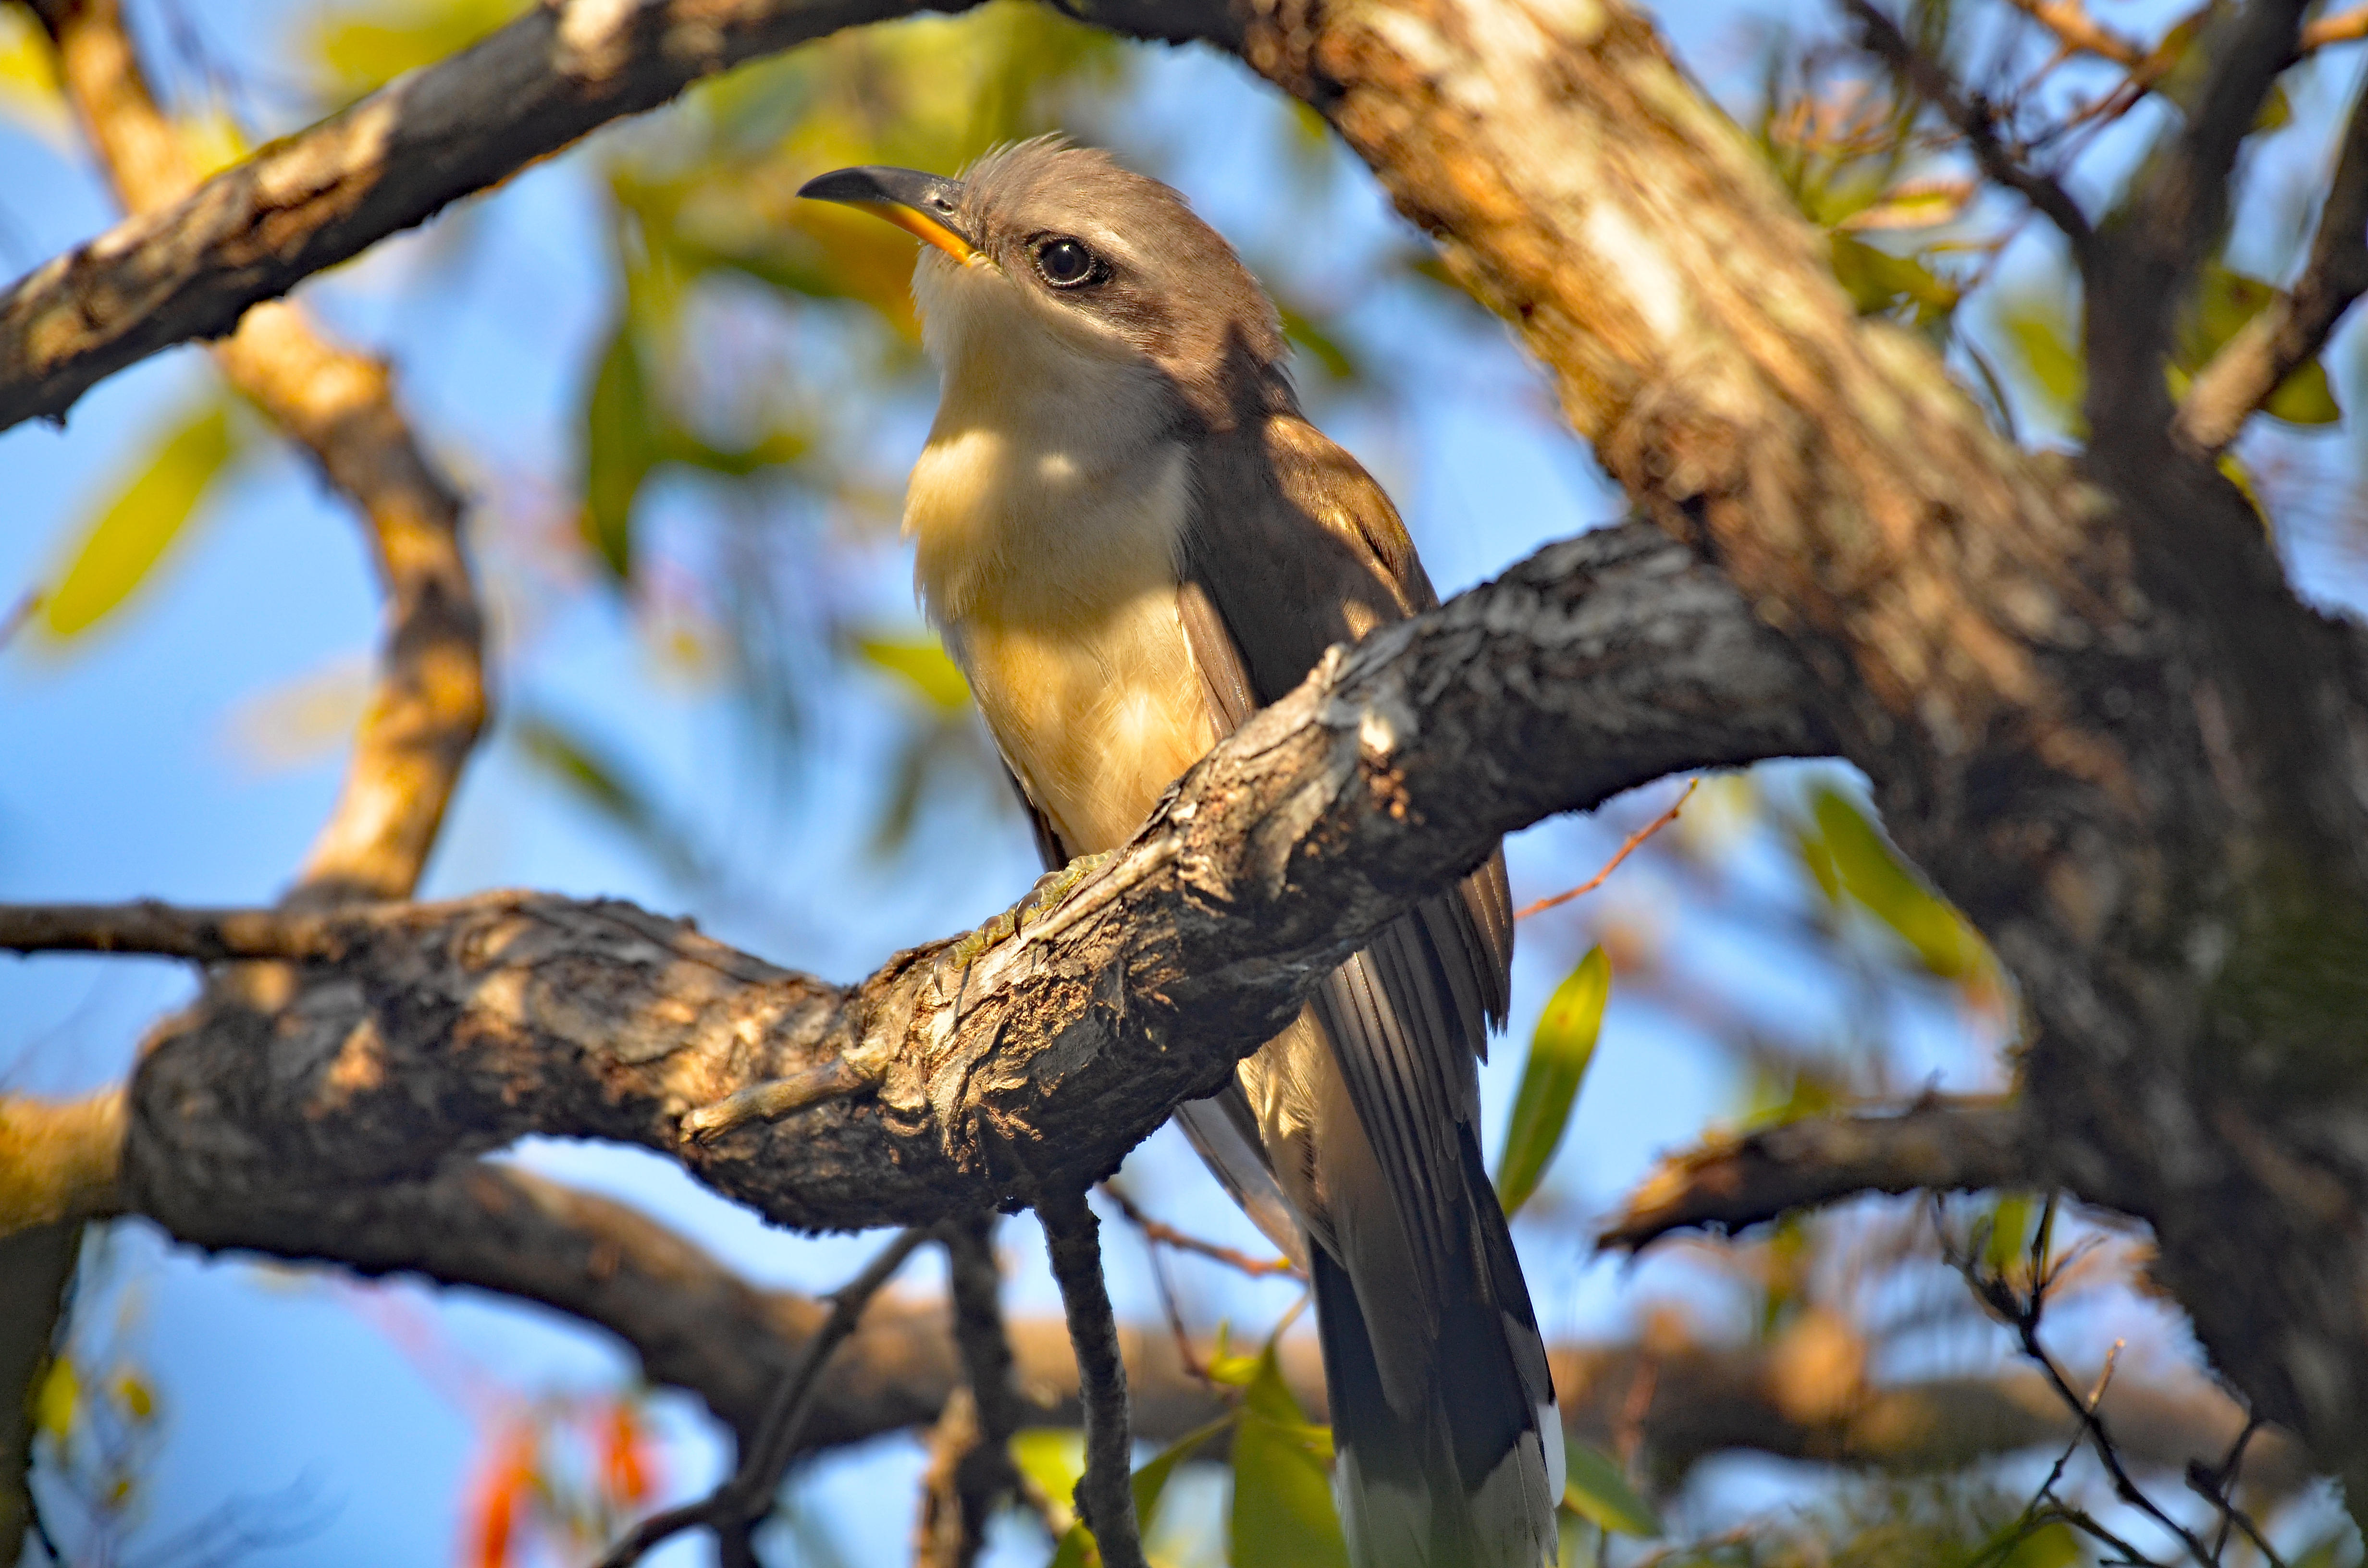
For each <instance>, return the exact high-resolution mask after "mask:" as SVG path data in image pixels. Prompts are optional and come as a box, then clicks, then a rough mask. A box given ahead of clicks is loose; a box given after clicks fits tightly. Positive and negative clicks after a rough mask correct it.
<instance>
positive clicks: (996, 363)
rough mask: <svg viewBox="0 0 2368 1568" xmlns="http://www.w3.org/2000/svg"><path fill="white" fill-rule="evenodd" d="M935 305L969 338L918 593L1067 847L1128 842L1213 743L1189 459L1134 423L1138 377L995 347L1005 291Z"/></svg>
mask: <svg viewBox="0 0 2368 1568" xmlns="http://www.w3.org/2000/svg"><path fill="white" fill-rule="evenodd" d="M963 281H965V282H967V281H968V280H963ZM985 281H986V280H985V279H981V280H979V282H980V283H981V284H984V283H985ZM925 303H927V304H928V305H930V306H932V307H933V308H932V310H931V320H932V326H933V328H941V327H944V326H945V324H946V317H947V316H948V315H953V316H956V317H958V318H962V319H961V321H960V325H961V327H962V329H963V330H962V331H961V332H960V333H959V334H958V337H959V338H960V339H964V340H967V341H962V342H961V343H960V346H959V347H957V349H956V351H955V352H954V353H953V354H952V355H951V356H950V358H949V363H948V364H947V375H946V382H945V389H944V393H943V396H942V399H941V401H940V403H939V411H938V418H937V423H936V426H935V427H934V428H933V429H932V430H931V432H930V436H929V441H928V446H927V448H926V449H924V450H923V452H922V454H921V458H920V460H919V461H918V462H917V463H916V464H915V466H914V469H913V478H912V484H911V488H910V489H909V491H908V492H907V494H906V498H905V532H906V534H907V535H909V536H910V537H911V538H912V540H914V544H915V582H916V586H917V587H918V588H919V590H920V594H921V598H922V601H923V604H924V605H925V607H926V608H927V609H928V614H929V619H931V620H932V621H934V622H935V623H936V624H937V626H938V628H939V631H940V633H941V634H942V635H943V636H944V638H945V642H946V648H947V652H948V653H951V655H952V656H953V658H954V661H955V662H956V663H957V664H959V665H961V666H962V673H963V674H964V675H965V676H968V677H969V680H970V684H971V690H972V693H973V696H975V697H976V699H978V705H979V710H980V711H981V712H982V713H983V714H984V715H985V719H986V722H987V727H988V729H989V730H991V731H992V732H993V733H994V735H995V740H996V745H997V746H999V747H1000V748H1001V749H1002V752H1003V756H1004V758H1005V760H1006V761H1008V763H1009V764H1010V765H1011V770H1012V772H1013V773H1015V774H1017V775H1018V776H1019V781H1020V784H1021V785H1022V786H1023V787H1024V788H1025V789H1026V790H1027V791H1028V794H1029V797H1030V799H1031V800H1032V801H1035V802H1036V804H1037V806H1038V807H1039V809H1041V810H1042V812H1044V813H1045V815H1046V816H1047V817H1049V818H1050V819H1051V820H1052V823H1053V829H1054V831H1055V832H1057V833H1058V834H1059V835H1060V836H1061V840H1062V842H1063V844H1064V845H1065V846H1067V847H1068V849H1069V850H1070V852H1071V853H1073V854H1090V853H1093V852H1095V851H1098V850H1102V849H1110V848H1114V847H1116V846H1119V845H1121V844H1122V843H1124V842H1125V841H1126V840H1127V838H1128V837H1130V836H1131V835H1133V832H1134V830H1135V829H1136V828H1137V827H1139V826H1141V825H1142V823H1143V819H1144V816H1145V815H1146V814H1147V813H1148V812H1150V810H1151V807H1152V805H1153V803H1154V802H1155V801H1157V800H1158V798H1159V795H1160V792H1161V791H1162V790H1165V789H1167V786H1168V784H1169V783H1171V782H1172V781H1173V780H1174V779H1175V778H1177V776H1178V774H1181V773H1182V772H1183V771H1184V770H1185V769H1186V768H1188V767H1190V766H1191V765H1192V764H1193V763H1194V762H1195V761H1197V760H1198V759H1199V758H1200V756H1201V753H1203V752H1205V751H1206V750H1208V748H1209V746H1210V745H1211V744H1212V742H1213V741H1214V739H1215V734H1214V731H1213V727H1212V724H1211V722H1210V720H1209V716H1208V713H1207V710H1206V705H1205V702H1204V699H1202V697H1201V683H1200V676H1199V674H1198V671H1197V669H1196V668H1195V666H1194V665H1193V662H1192V651H1191V647H1190V643H1189V642H1188V641H1187V640H1186V637H1185V633H1184V628H1183V623H1182V621H1181V619H1180V618H1179V617H1178V612H1177V604H1176V590H1177V567H1176V562H1177V559H1178V541H1179V539H1180V535H1181V532H1182V529H1183V528H1184V525H1185V519H1186V511H1187V507H1188V506H1189V504H1190V488H1189V474H1188V472H1187V460H1186V455H1185V452H1184V449H1183V448H1182V447H1181V446H1180V445H1178V444H1177V443H1176V442H1174V441H1173V440H1170V439H1167V438H1165V437H1162V436H1160V435H1158V434H1156V432H1155V429H1154V427H1153V426H1152V425H1151V420H1150V412H1149V411H1148V410H1147V409H1146V410H1144V415H1143V416H1142V417H1139V418H1138V417H1135V416H1134V410H1135V408H1136V406H1137V405H1138V404H1140V403H1142V402H1143V392H1144V389H1142V388H1140V387H1139V385H1138V384H1136V383H1137V382H1138V381H1139V377H1138V376H1137V375H1136V374H1135V373H1134V372H1133V370H1132V369H1128V368H1125V367H1120V366H1114V365H1111V364H1110V363H1108V362H1107V361H1102V360H1099V358H1097V357H1092V356H1088V355H1086V354H1082V353H1078V352H1076V350H1075V349H1074V348H1073V347H1070V346H1068V345H1064V344H1062V343H1060V342H1059V341H1057V340H1056V339H1053V338H1051V337H1049V336H1047V335H1042V334H1041V333H1033V332H1024V331H1016V330H1015V331H1011V332H1008V333H993V334H992V336H993V337H994V338H995V339H997V340H999V341H994V342H992V343H991V344H986V343H981V342H980V341H979V337H980V335H982V333H985V332H989V331H991V328H992V326H993V322H992V319H991V318H992V317H993V316H994V315H995V314H996V313H998V312H997V309H996V304H997V302H996V301H994V299H993V298H992V296H988V297H986V298H985V299H981V298H979V297H977V296H976V295H975V294H972V295H971V296H970V297H967V298H963V299H960V300H949V299H947V298H945V297H943V295H942V294H940V295H939V297H938V298H935V299H926V298H925ZM982 316H985V317H987V318H989V319H988V320H987V321H985V322H982V321H981V320H980V318H981V317H982ZM1011 325H1012V326H1014V327H1018V326H1019V325H1020V324H1019V323H1018V322H1014V323H1012V324H1011ZM956 335H957V334H955V333H954V332H952V331H951V330H948V331H946V332H944V333H943V334H942V335H940V342H942V341H943V339H944V337H945V336H956ZM965 349H967V350H970V351H969V352H964V351H963V350H965ZM982 350H985V351H982Z"/></svg>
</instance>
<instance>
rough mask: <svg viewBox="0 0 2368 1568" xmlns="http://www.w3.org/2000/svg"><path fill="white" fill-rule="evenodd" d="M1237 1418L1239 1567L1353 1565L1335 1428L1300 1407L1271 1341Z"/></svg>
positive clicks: (1234, 1524) (1234, 1527) (1234, 1523)
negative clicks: (1344, 1528) (1335, 1461)
mask: <svg viewBox="0 0 2368 1568" xmlns="http://www.w3.org/2000/svg"><path fill="white" fill-rule="evenodd" d="M1236 1420H1237V1421H1238V1423H1239V1425H1238V1426H1236V1427H1235V1433H1234V1506H1233V1518H1232V1520H1231V1539H1232V1545H1233V1554H1232V1562H1233V1568H1349V1547H1348V1542H1347V1541H1346V1540H1344V1539H1343V1538H1342V1536H1341V1534H1340V1517H1339V1515H1338V1513H1337V1512H1336V1511H1335V1510H1334V1508H1333V1506H1332V1483H1331V1478H1330V1475H1329V1471H1330V1468H1331V1462H1332V1434H1331V1431H1330V1429H1329V1428H1327V1427H1323V1426H1313V1425H1310V1424H1309V1422H1308V1420H1307V1418H1306V1416H1305V1415H1304V1414H1303V1413H1302V1412H1301V1411H1300V1409H1299V1404H1298V1402H1297V1401H1296V1400H1293V1399H1292V1397H1291V1390H1290V1388H1289V1386H1288V1385H1286V1384H1285V1383H1284V1382H1283V1381H1282V1372H1281V1368H1280V1366H1279V1365H1278V1364H1277V1362H1276V1360H1275V1354H1274V1346H1272V1345H1271V1344H1269V1346H1267V1348H1266V1354H1265V1355H1263V1356H1261V1357H1260V1358H1258V1375H1257V1376H1256V1377H1255V1378H1253V1379H1252V1380H1251V1381H1250V1386H1249V1389H1248V1391H1247V1398H1245V1399H1244V1400H1243V1401H1242V1405H1241V1409H1240V1411H1239V1412H1238V1414H1237V1415H1236Z"/></svg>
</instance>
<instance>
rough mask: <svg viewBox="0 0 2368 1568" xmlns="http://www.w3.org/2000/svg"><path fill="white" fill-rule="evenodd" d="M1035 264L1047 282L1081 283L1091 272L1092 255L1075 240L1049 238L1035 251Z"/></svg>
mask: <svg viewBox="0 0 2368 1568" xmlns="http://www.w3.org/2000/svg"><path fill="white" fill-rule="evenodd" d="M1036 266H1037V268H1038V270H1040V271H1042V273H1043V274H1044V281H1045V282H1047V283H1053V284H1063V285H1065V284H1071V283H1082V282H1084V281H1085V280H1086V278H1087V277H1088V276H1090V275H1091V274H1092V272H1093V269H1094V257H1093V253H1092V252H1091V251H1089V250H1087V249H1086V247H1085V246H1083V245H1081V244H1078V243H1077V242H1076V241H1075V240H1051V241H1047V242H1046V243H1045V244H1044V245H1043V246H1042V248H1041V249H1040V250H1038V251H1037V253H1036Z"/></svg>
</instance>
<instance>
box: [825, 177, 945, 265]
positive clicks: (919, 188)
mask: <svg viewBox="0 0 2368 1568" xmlns="http://www.w3.org/2000/svg"><path fill="white" fill-rule="evenodd" d="M798 194H799V195H800V196H803V197H806V198H808V199H812V200H814V201H837V202H840V203H843V204H844V205H846V206H848V207H860V208H862V209H863V210H866V211H868V212H874V213H877V214H878V215H879V216H881V217H882V218H885V219H887V220H888V222H891V223H894V224H895V225H896V226H897V227H898V228H900V229H903V230H904V231H905V232H906V233H911V234H916V235H918V236H919V237H920V238H921V239H923V240H925V241H927V242H928V244H933V245H935V246H937V247H938V248H939V250H941V251H943V252H945V253H946V254H947V255H948V256H952V257H953V258H954V259H955V260H956V261H959V262H961V263H962V264H963V265H964V266H968V265H970V264H971V263H972V262H974V261H984V260H985V256H983V255H981V254H980V252H979V248H978V246H977V245H975V244H973V243H972V242H971V238H970V236H969V235H968V234H965V233H962V229H961V227H960V226H959V224H958V223H957V222H956V221H955V218H954V214H955V213H956V212H957V211H959V210H961V208H962V181H960V180H958V179H947V178H944V177H943V176H939V175H925V174H923V173H921V172H920V171H919V170H918V169H896V168H889V167H887V166H885V165H877V164H875V165H868V166H866V167H863V168H860V169H838V170H836V171H834V172H832V173H830V174H826V175H820V176H816V177H814V178H813V179H810V180H808V181H806V183H805V184H803V185H802V186H800V187H798Z"/></svg>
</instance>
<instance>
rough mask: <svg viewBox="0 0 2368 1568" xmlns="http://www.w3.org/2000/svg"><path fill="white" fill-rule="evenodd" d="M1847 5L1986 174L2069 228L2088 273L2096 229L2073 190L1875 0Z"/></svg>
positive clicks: (1877, 51) (1870, 43) (1864, 35)
mask: <svg viewBox="0 0 2368 1568" xmlns="http://www.w3.org/2000/svg"><path fill="white" fill-rule="evenodd" d="M1843 4H1844V6H1846V7H1847V8H1848V9H1849V11H1850V15H1851V16H1852V17H1855V18H1856V19H1857V21H1858V25H1859V36H1860V40H1861V42H1862V43H1863V45H1864V46H1865V48H1866V50H1867V51H1868V52H1869V53H1871V54H1873V55H1875V56H1877V57H1878V58H1880V59H1881V60H1883V61H1884V62H1885V63H1887V64H1888V65H1889V66H1890V67H1891V68H1892V70H1893V71H1894V72H1896V73H1897V74H1899V75H1900V76H1901V77H1902V78H1903V79H1904V80H1905V81H1906V82H1907V85H1909V86H1910V87H1912V88H1913V89H1915V91H1916V93H1917V94H1918V96H1919V97H1923V98H1925V99H1926V100H1928V101H1929V102H1930V103H1931V104H1932V106H1933V107H1934V108H1938V109H1939V110H1940V111H1941V115H1942V116H1943V117H1944V118H1945V119H1947V120H1948V121H1949V123H1950V124H1952V125H1953V126H1955V127H1956V128H1957V130H1958V131H1959V132H1960V133H1961V134H1962V135H1963V136H1964V138H1965V142H1966V144H1967V145H1968V146H1970V147H1971V148H1972V149H1973V152H1974V160H1975V162H1976V163H1978V164H1979V165H1981V168H1982V172H1983V173H1984V174H1986V175H1987V176H1989V177H1990V178H1991V179H1993V180H1996V181H1997V182H1998V184H2000V185H2002V186H2005V187H2008V188H2009V189H2010V190H2013V191H2016V192H2019V193H2020V194H2021V197H2022V199H2024V200H2026V201H2028V202H2030V203H2031V204H2032V207H2034V208H2036V209H2038V210H2039V212H2040V214H2041V215H2042V216H2044V218H2046V220H2047V221H2048V222H2051V223H2053V224H2055V227H2056V228H2057V229H2059V230H2061V231H2062V232H2063V234H2064V237H2065V239H2066V240H2067V241H2069V242H2070V244H2071V246H2072V252H2073V256H2075V258H2076V259H2079V260H2080V261H2081V263H2082V269H2083V271H2084V272H2085V271H2086V269H2087V261H2086V258H2087V256H2088V253H2089V248H2090V243H2091V241H2092V239H2093V237H2094V231H2093V230H2092V229H2091V227H2090V225H2089V217H2088V214H2087V213H2085V212H2083V211H2081V210H2080V205H2079V203H2078V202H2076V201H2074V200H2073V199H2072V196H2071V193H2070V192H2069V191H2066V189H2065V188H2064V187H2063V186H2062V185H2060V184H2058V183H2057V181H2056V179H2055V176H2052V175H2048V174H2043V173H2041V172H2040V171H2039V170H2036V169H2033V168H2031V167H2030V166H2028V165H2025V164H2024V163H2023V162H2022V161H2021V159H2020V158H2018V157H2016V156H2015V155H2014V154H2013V153H2011V152H2009V150H2008V148H2007V146H2006V143H2005V142H2003V141H2001V140H2000V139H1999V136H1998V119H1997V117H1996V116H1995V115H1993V114H1992V113H1991V112H1990V107H1989V105H1988V104H1987V103H1986V102H1984V101H1983V100H1982V99H1981V98H1980V97H1970V98H1969V97H1966V96H1965V95H1964V93H1963V92H1962V91H1961V90H1960V89H1959V87H1958V85H1957V84H1956V83H1955V82H1954V81H1952V80H1951V79H1950V76H1949V74H1948V73H1947V72H1946V71H1944V70H1942V69H1941V65H1940V63H1939V62H1937V61H1934V60H1930V59H1928V58H1926V57H1925V55H1924V54H1923V52H1922V51H1919V50H1918V49H1917V47H1916V46H1915V45H1914V44H1913V43H1911V42H1910V41H1909V40H1908V38H1907V34H1906V33H1903V32H1901V31H1900V30H1899V24H1897V23H1896V22H1894V21H1893V20H1892V19H1891V18H1890V17H1886V16H1884V14H1883V13H1882V12H1881V11H1880V10H1878V9H1876V8H1875V6H1874V5H1873V0H1843Z"/></svg>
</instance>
